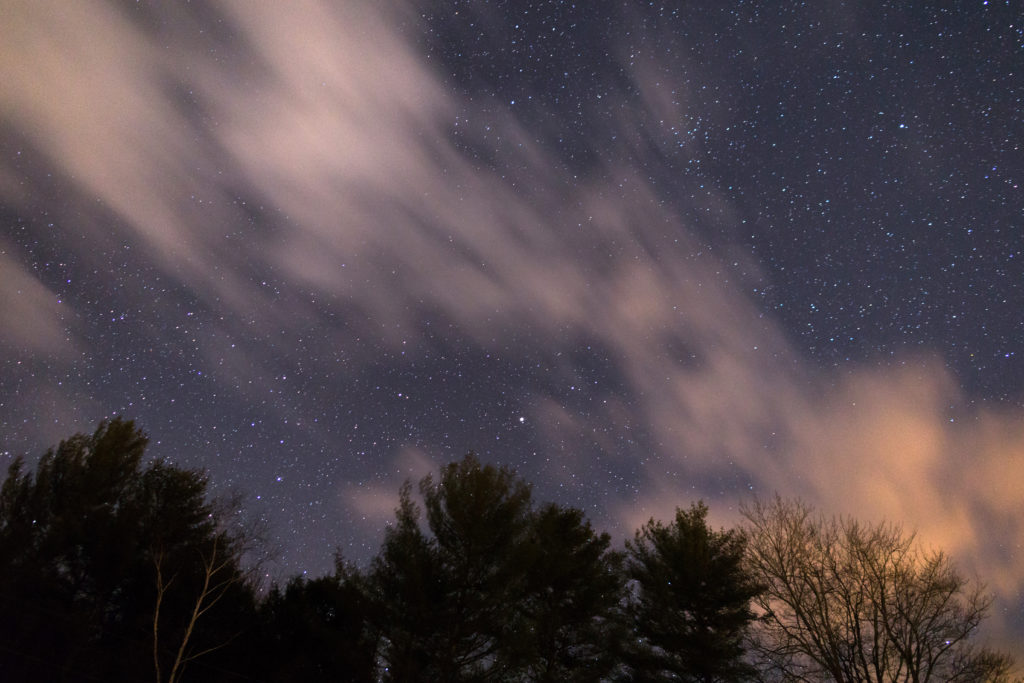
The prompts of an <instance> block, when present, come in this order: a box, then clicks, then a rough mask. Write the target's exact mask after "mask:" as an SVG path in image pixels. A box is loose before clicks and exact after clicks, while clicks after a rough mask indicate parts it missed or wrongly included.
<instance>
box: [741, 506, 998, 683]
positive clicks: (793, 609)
mask: <svg viewBox="0 0 1024 683" xmlns="http://www.w3.org/2000/svg"><path fill="white" fill-rule="evenodd" d="M744 514H745V516H746V518H747V520H748V526H749V533H750V538H751V544H750V548H749V559H750V566H751V570H752V571H753V572H754V574H755V575H756V576H757V577H758V578H759V579H760V580H762V581H764V582H765V584H766V585H767V591H766V592H765V593H764V594H763V595H762V596H760V597H759V599H758V606H759V608H760V610H761V612H762V613H763V614H764V617H765V618H764V620H763V622H762V623H761V624H760V625H759V628H758V629H757V638H756V641H755V642H756V644H757V647H756V651H757V654H758V656H759V664H760V668H761V670H762V672H763V673H764V676H765V678H767V679H771V680H774V679H775V678H773V677H781V678H782V679H784V680H798V681H842V682H850V683H853V682H855V681H856V682H865V681H878V682H882V681H885V682H897V681H907V682H910V681H913V682H914V683H919V682H923V681H943V682H947V681H963V682H964V683H966V682H967V681H972V682H978V681H1002V680H1008V676H1009V672H1010V668H1011V665H1012V662H1011V660H1010V658H1009V657H1006V656H1003V655H1000V654H998V653H995V652H992V651H990V650H988V649H985V648H979V647H976V646H975V645H974V644H973V643H972V642H971V639H972V638H973V637H974V636H975V635H976V633H977V629H978V626H979V625H980V624H981V622H982V620H983V619H984V617H985V614H986V612H987V610H988V608H989V605H990V604H991V599H990V597H989V596H988V595H987V594H986V593H985V591H984V588H983V587H982V586H981V585H978V584H976V583H972V582H970V581H968V580H967V579H966V578H965V577H964V576H963V575H962V574H960V573H959V572H958V571H957V570H956V568H955V567H954V566H953V564H952V563H951V561H950V560H949V558H948V557H947V556H946V555H945V554H943V553H941V552H925V551H922V550H921V549H919V548H918V546H917V544H916V543H915V539H914V536H913V534H905V533H904V532H903V530H902V529H901V528H900V527H899V526H898V525H895V524H889V523H878V524H863V523H860V522H857V521H856V520H853V519H849V518H832V519H825V518H822V517H816V516H814V515H813V513H812V511H811V509H810V508H809V507H808V506H806V505H804V504H802V503H800V502H790V501H784V500H782V499H781V498H779V497H776V498H775V499H773V500H771V501H768V502H763V501H758V502H756V503H754V504H753V505H752V506H750V507H747V508H745V509H744Z"/></svg>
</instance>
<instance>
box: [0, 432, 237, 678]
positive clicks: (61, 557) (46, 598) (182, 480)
mask: <svg viewBox="0 0 1024 683" xmlns="http://www.w3.org/2000/svg"><path fill="white" fill-rule="evenodd" d="M146 444H147V439H146V436H145V435H144V434H143V433H142V432H141V431H140V430H138V429H137V428H136V427H135V425H134V423H132V422H131V421H128V420H122V419H114V420H111V421H109V422H103V423H101V424H100V425H99V427H98V428H97V429H96V431H95V432H94V433H93V434H91V435H84V434H78V435H75V436H73V437H71V438H69V439H67V440H65V441H62V442H61V443H60V444H59V445H58V446H57V447H56V448H54V449H50V450H49V451H48V452H47V453H46V454H45V455H43V457H42V458H41V459H40V461H39V463H38V465H37V467H36V469H35V472H34V473H32V472H25V471H23V470H24V463H23V461H22V460H21V459H20V458H19V459H16V460H15V461H14V462H13V463H12V464H11V466H10V468H9V469H8V475H7V478H6V479H5V480H4V483H3V487H2V488H0V591H2V593H0V596H2V598H3V600H4V609H2V610H0V638H2V642H3V643H4V645H5V647H4V648H3V650H2V651H0V670H2V671H3V672H4V677H5V680H38V679H39V678H54V679H68V678H72V679H80V678H100V679H106V680H118V679H138V678H142V677H145V678H152V677H153V676H154V675H155V676H156V677H157V679H158V680H160V679H161V673H167V674H169V676H170V677H172V678H176V677H177V675H178V674H180V671H181V668H182V667H183V665H184V663H185V662H186V661H188V660H189V659H192V658H194V657H195V656H198V655H199V654H202V653H203V652H206V651H209V650H210V649H211V648H214V647H216V646H218V645H220V644H222V643H223V642H225V640H227V639H228V638H229V637H230V635H226V634H229V632H230V633H234V632H237V622H238V621H239V620H238V619H237V618H236V617H237V614H238V613H239V612H240V611H241V612H244V611H245V610H247V609H248V608H249V607H251V605H252V604H253V595H252V591H251V589H250V587H249V586H248V585H247V584H245V582H244V581H243V578H244V572H243V571H242V569H241V555H240V552H241V549H242V544H241V540H242V535H240V534H238V533H237V532H235V531H232V530H229V529H228V528H227V526H226V522H227V515H226V514H225V513H224V512H223V511H222V510H221V509H219V508H218V507H217V506H215V505H213V504H212V503H209V502H208V501H207V500H206V478H205V476H204V475H203V474H202V473H201V472H196V471H193V470H186V469H180V468H177V467H173V466H171V465H168V464H166V463H164V462H162V461H154V462H151V463H149V464H148V465H146V466H143V464H142V459H143V455H144V452H145V447H146ZM204 586H205V587H204ZM214 606H215V607H216V609H213V608H214ZM229 614H230V615H231V618H226V617H227V616H228V615H229ZM164 645H167V647H164ZM43 672H45V673H43Z"/></svg>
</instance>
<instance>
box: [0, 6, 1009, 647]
mask: <svg viewBox="0 0 1024 683" xmlns="http://www.w3.org/2000/svg"><path fill="white" fill-rule="evenodd" d="M5 14H8V15H9V17H8V19H9V20H5V21H4V22H2V23H3V24H4V25H3V27H0V102H2V107H0V294H2V296H0V319H2V321H3V326H2V327H3V330H2V331H0V434H2V436H3V445H2V446H0V451H2V454H3V457H2V458H0V463H2V464H6V461H7V460H9V459H11V458H13V457H15V456H17V455H23V454H29V455H30V457H36V456H38V454H40V453H41V452H42V450H43V449H45V448H46V447H47V446H49V445H51V444H53V443H55V442H56V441H57V440H59V439H60V438H63V437H66V436H68V435H70V434H71V433H74V432H76V431H91V430H92V429H93V428H94V426H95V424H96V423H97V422H98V421H99V420H101V419H103V418H106V417H110V416H113V415H124V416H126V417H129V418H133V419H135V420H137V422H138V423H139V424H140V425H141V426H142V427H143V428H144V429H145V430H146V431H147V433H148V434H149V435H150V436H151V438H152V444H151V453H152V454H153V455H154V456H158V457H167V458H171V459H173V460H174V461H176V462H179V463H181V464H184V465H188V466H195V467H203V468H206V469H207V470H208V471H209V473H210V477H211V481H212V483H213V486H214V488H215V489H217V490H226V489H228V488H238V489H241V490H243V491H245V492H247V494H248V500H249V503H248V504H249V506H250V508H251V510H250V513H251V514H253V515H257V516H262V517H264V518H265V519H267V520H268V521H269V523H270V525H271V529H272V534H273V537H274V539H273V540H274V543H275V544H276V545H277V547H278V548H279V560H278V568H277V570H276V571H278V572H279V573H280V574H281V575H287V574H290V573H295V572H303V571H305V572H309V573H313V574H319V573H322V572H324V571H327V570H328V569H329V567H330V566H331V562H332V553H333V551H334V549H335V548H336V547H338V548H340V549H341V550H342V551H343V552H344V553H345V554H346V556H348V557H350V558H352V559H354V560H357V561H365V559H367V558H368V557H370V556H371V555H372V554H373V553H374V552H375V551H376V549H377V543H378V542H379V539H380V533H381V529H382V528H383V525H384V524H385V523H386V521H387V520H388V519H390V518H391V515H392V510H393V507H394V505H395V502H396V500H397V491H398V487H399V485H400V484H401V482H402V481H403V480H405V479H407V478H413V479H416V478H418V477H420V476H422V475H423V474H426V473H427V472H429V471H431V470H436V468H437V467H438V466H439V465H442V464H444V463H446V462H449V461H451V460H453V459H455V458H458V457H460V456H461V455H462V454H463V453H465V452H466V451H468V450H475V451H476V452H478V453H479V454H480V456H481V458H482V459H484V460H485V461H491V462H500V463H502V464H509V465H512V466H513V467H515V468H516V469H517V470H518V472H519V473H520V474H522V475H523V476H524V477H525V478H526V479H527V480H529V481H531V482H533V483H534V484H535V486H536V495H537V497H538V498H539V499H541V500H545V499H554V500H558V501H559V502H563V503H566V504H571V505H577V506H580V507H582V508H583V509H584V510H585V511H586V512H587V514H588V516H589V517H590V518H591V519H592V520H593V521H594V523H595V526H598V527H600V528H606V529H608V530H609V531H611V532H613V533H614V534H615V535H616V537H617V538H621V537H624V536H625V535H628V534H631V533H632V530H633V529H634V528H636V526H637V525H638V524H640V523H642V522H644V521H646V519H648V518H649V517H651V516H652V515H653V516H656V517H664V516H665V515H667V514H669V513H671V511H672V509H673V508H674V507H675V506H676V505H688V504H689V503H690V502H692V501H694V500H696V499H698V498H703V499H704V500H705V501H707V502H708V504H709V507H710V508H711V514H712V518H713V520H715V521H716V523H720V524H729V523H732V522H734V521H736V519H737V517H736V514H735V510H736V506H737V504H738V503H740V502H741V501H743V500H748V499H749V496H751V495H770V494H771V493H772V492H774V491H778V492H780V493H782V494H783V495H799V496H802V497H803V498H804V499H805V500H807V501H808V502H810V503H812V504H814V505H816V506H817V507H819V508H820V509H822V510H823V511H826V512H830V513H831V512H837V513H853V514H857V515H863V516H865V517H867V518H876V517H878V516H883V517H887V518H890V519H894V520H899V521H902V522H904V523H906V524H907V525H908V526H913V527H916V528H918V529H919V530H920V532H921V536H922V538H923V539H925V540H926V541H928V542H933V543H936V544H938V545H941V546H942V547H944V548H946V549H948V550H949V551H950V552H952V553H953V554H954V556H955V557H957V559H958V561H959V562H961V563H962V564H963V565H964V566H965V567H968V568H970V569H972V570H973V569H977V570H978V571H979V572H980V573H981V575H982V576H983V578H984V579H985V580H986V581H987V582H988V583H989V585H990V587H991V588H992V589H993V590H994V591H995V593H996V596H997V607H998V609H997V614H996V619H995V620H994V622H996V624H995V626H994V628H995V629H996V630H997V631H999V632H1000V633H1003V634H1004V637H1005V639H1006V640H1007V641H1008V642H1012V641H1013V640H1014V638H1013V634H1017V635H1019V634H1020V633H1021V632H1024V617H1022V616H1021V615H1022V612H1024V602H1022V600H1024V597H1022V596H1024V592H1022V591H1024V554H1022V545H1024V504H1022V499H1021V496H1020V494H1019V491H1020V490H1024V427H1022V424H1024V422H1022V419H1024V391H1022V390H1021V386H1022V382H1024V348H1021V340H1022V339H1024V265H1022V264H1024V189H1022V185H1024V149H1022V145H1024V142H1022V138H1021V131H1024V118H1022V114H1021V112H1022V111H1024V74H1022V73H1021V65H1022V64H1024V59H1022V58H1024V15H1022V13H1021V11H1020V7H1019V6H1018V5H1017V4H1016V3H1012V2H995V1H991V0H990V1H989V2H984V1H978V2H972V3H960V4H957V5H956V6H955V7H953V8H940V7H917V6H912V5H910V4H907V3H895V2H872V3H866V4H865V3H847V2H840V1H838V0H835V1H830V2H826V3H801V2H783V3H778V4H776V5H765V4H764V3H752V2H744V1H742V0H736V1H734V2H727V3H689V4H685V6H684V5H679V6H677V5H676V4H673V3H657V2H654V3H622V2H604V1H602V2H594V3H583V2H576V3H573V2H566V1H557V0H553V1H550V2H528V1H525V0H524V1H523V2H497V1H494V2H488V1H485V0H475V1H472V2H459V1H451V0H448V1H446V2H436V1H433V2H432V1H430V0H420V1H415V0H410V1H409V2H397V1H396V2H388V3H379V6H378V4H373V5H371V4H362V3H331V2H316V1H314V0H307V1H305V2H300V3H296V4H294V6H290V7H289V8H288V9H287V10H285V9H284V8H276V7H274V6H270V7H267V6H259V7H253V6H250V5H248V4H246V3H236V2H213V1H212V0H210V1H204V2H192V3H188V4H184V5H181V6H177V5H167V4H165V3H147V2H137V3H130V2H114V1H112V0H111V1H105V0H88V1H83V2H81V3H76V5H75V7H74V8H73V9H68V8H67V7H66V6H65V5H64V4H62V3H51V2H31V3H29V2H15V3H13V4H12V5H11V7H10V8H9V9H8V11H7V12H5ZM1005 634H1010V635H1005Z"/></svg>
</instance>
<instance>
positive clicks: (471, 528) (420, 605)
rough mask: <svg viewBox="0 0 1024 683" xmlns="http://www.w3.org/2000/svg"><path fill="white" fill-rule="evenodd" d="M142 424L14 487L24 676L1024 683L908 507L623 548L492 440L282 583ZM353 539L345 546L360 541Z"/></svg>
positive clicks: (799, 514)
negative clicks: (363, 536) (545, 490)
mask: <svg viewBox="0 0 1024 683" xmlns="http://www.w3.org/2000/svg"><path fill="white" fill-rule="evenodd" d="M146 446H147V438H146V436H145V434H143V433H142V432H141V431H140V430H139V429H138V428H137V427H136V426H135V425H134V423H132V422H131V421H128V420H123V419H114V420H110V421H108V422H103V423H101V424H100V425H99V427H98V428H97V429H96V430H95V432H93V433H92V434H77V435H75V436H72V437H70V438H68V439H66V440H64V441H61V442H60V443H59V444H58V445H57V446H56V447H54V448H52V449H50V450H48V451H47V452H46V453H45V454H44V455H43V456H42V457H41V458H40V459H39V461H38V463H37V464H36V466H35V468H34V469H32V470H31V471H30V469H29V468H27V467H26V465H25V461H24V460H22V459H21V458H16V459H15V460H14V461H13V462H12V463H11V465H10V466H9V468H8V472H7V477H6V479H5V480H4V482H3V484H2V486H0V678H3V680H4V681H37V680H55V681H80V680H81V681H86V680H104V681H107V680H155V681H157V683H164V682H167V683H171V682H173V681H178V680H198V681H202V680H216V681H232V680H239V681H241V680H250V681H251V680H259V681H294V680H303V681H382V680H383V681H431V682H434V681H441V682H456V681H458V682H462V681H581V682H582V681H669V680H671V681H695V682H702V683H703V682H712V681H714V682H721V683H725V682H731V681H807V682H814V681H822V682H824V681H836V682H843V683H846V682H853V681H857V682H862V681H885V682H887V683H888V682H898V681H908V682H910V681H913V682H914V683H923V682H925V681H964V682H966V681H972V682H974V681H993V682H994V681H1008V680H1009V677H1010V674H1011V668H1012V664H1013V663H1012V660H1011V659H1010V658H1009V657H1007V656H1006V655H1003V654H1000V653H997V652H994V651H992V650H990V649H988V648H986V647H984V646H983V645H980V644H978V643H977V632H978V627H979V625H980V624H981V622H982V620H983V619H984V617H985V616H986V614H987V611H988V609H989V607H990V605H991V598H990V597H989V595H988V594H987V593H986V591H985V590H984V587H983V586H981V585H980V584H979V583H977V582H976V581H970V580H968V579H967V578H965V577H964V576H963V575H962V574H961V573H960V572H959V571H958V570H957V569H956V567H955V566H954V565H953V563H952V561H951V560H950V558H949V557H948V556H946V555H945V554H943V553H941V552H937V551H924V550H921V549H920V548H919V546H918V545H917V544H916V542H915V539H914V536H913V534H908V533H905V532H904V531H903V530H902V528H900V527H899V526H898V525H896V524H891V523H876V524H865V523H862V522H858V521H856V520H853V519H849V518H833V519H829V518H825V517H822V516H818V515H816V514H815V513H814V512H813V510H812V509H811V508H810V507H808V506H806V505H804V504H802V503H800V502H799V501H786V500H784V499H782V498H778V497H777V498H775V499H772V500H768V501H754V502H753V503H751V504H750V505H748V506H747V507H746V508H744V514H745V516H746V523H745V524H744V525H743V526H741V527H736V528H732V529H720V530H715V529H712V528H711V527H710V526H709V524H708V522H707V516H708V508H707V506H706V505H705V504H704V503H703V502H696V503H693V504H691V505H690V507H689V508H687V509H684V508H677V509H676V512H675V516H674V518H673V519H671V520H670V521H669V522H667V523H666V522H662V521H658V520H655V519H651V520H649V521H648V522H647V523H646V524H644V525H643V526H642V527H641V528H640V529H638V530H637V531H636V534H635V535H634V536H633V538H632V539H630V540H628V541H626V542H625V544H624V545H623V546H622V548H621V549H615V548H613V547H612V539H611V537H610V536H609V535H608V534H607V533H601V532H598V531H595V530H594V529H593V527H592V526H591V524H590V522H589V521H588V520H587V518H586V515H585V514H584V512H583V511H582V510H580V509H577V508H573V507H567V506H563V505H561V504H558V503H555V502H537V501H535V500H534V496H533V489H532V487H531V486H530V484H529V483H528V482H526V481H524V480H523V479H522V478H521V477H519V476H518V475H517V474H516V473H515V472H514V471H513V470H511V469H510V468H507V467H501V466H497V465H493V464H486V463H482V462H481V461H480V460H479V458H477V457H476V456H475V455H474V454H472V453H470V454H469V455H467V456H465V457H464V458H462V459H461V460H458V461H456V462H453V463H450V464H448V465H446V466H444V467H443V468H441V470H440V471H439V472H438V474H437V476H436V477H435V476H434V475H428V476H426V477H424V478H423V479H421V480H420V481H419V482H418V484H417V485H415V486H414V483H413V482H406V483H405V485H404V486H402V488H401V489H400V491H399V492H398V506H397V508H396V510H395V518H394V521H393V522H392V523H391V524H389V525H388V526H387V527H386V528H385V529H384V533H383V539H382V543H381V546H380V550H379V552H378V553H377V554H376V556H375V557H374V558H373V559H372V560H371V561H370V562H369V564H368V565H367V566H365V567H363V568H360V567H356V566H353V565H351V564H348V563H346V562H345V561H344V560H343V559H342V558H341V556H340V555H339V556H337V557H336V561H335V569H334V572H333V574H330V575H328V576H322V577H317V578H308V577H305V576H296V577H294V578H291V579H290V580H287V581H286V582H284V584H283V585H277V584H275V585H271V586H269V587H261V586H259V585H258V584H257V583H256V582H255V581H254V580H252V576H253V571H254V566H253V565H251V564H250V563H249V562H248V561H247V560H246V558H247V552H248V551H249V550H250V549H251V548H252V547H253V545H254V543H257V542H258V541H259V536H258V535H256V534H254V533H253V532H252V531H251V530H250V529H248V528H247V527H244V526H240V525H238V524H237V523H236V521H237V514H238V511H239V510H240V509H241V508H242V503H241V499H239V498H231V499H227V500H218V499H214V498H212V497H211V496H210V495H209V490H208V481H207V478H206V475H205V474H204V473H203V472H200V471H196V470H191V469H186V468H181V467H178V466H175V465H173V464H171V463H169V462H167V461H163V460H147V458H146V456H145V450H146ZM341 540H342V539H339V542H340V541H341Z"/></svg>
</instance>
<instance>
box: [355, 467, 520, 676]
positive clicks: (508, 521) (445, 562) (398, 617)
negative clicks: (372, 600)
mask: <svg viewBox="0 0 1024 683" xmlns="http://www.w3.org/2000/svg"><path fill="white" fill-rule="evenodd" d="M419 488H420V493H421V495H422V496H423V499H424V507H425V508H426V516H427V524H428V526H429V529H430V532H431V535H430V536H429V537H428V536H427V534H425V533H424V532H423V530H421V528H420V526H419V509H418V507H417V506H416V505H415V504H414V503H413V501H412V499H411V486H409V485H408V484H407V485H406V486H404V487H403V488H402V491H401V496H400V504H399V508H398V510H397V511H396V513H397V520H396V524H395V525H394V526H393V527H391V528H389V529H388V530H387V531H386V532H385V539H384V545H383V547H382V549H381V554H380V555H379V556H378V558H376V559H375V561H374V566H373V571H372V579H373V582H374V585H375V589H376V593H377V595H378V598H379V600H380V603H381V606H382V607H381V610H380V615H381V620H382V621H381V624H380V626H381V632H382V636H383V650H382V657H383V660H384V662H385V665H386V667H385V671H386V674H387V676H388V677H389V678H390V679H391V680H435V681H461V680H486V679H494V678H499V677H501V675H502V673H503V671H504V666H505V664H506V662H505V660H504V659H503V658H501V657H499V650H500V645H501V643H502V642H503V640H504V639H505V638H506V636H508V635H509V630H510V626H511V624H512V623H513V613H512V610H513V608H514V606H515V605H516V604H517V601H518V598H519V597H520V595H521V591H522V577H521V576H520V575H518V572H517V567H516V565H515V563H514V561H513V560H514V558H515V555H516V553H517V552H518V550H519V548H520V547H521V545H522V543H523V541H524V539H525V534H526V531H527V529H528V525H529V513H530V505H531V494H530V488H529V486H528V485H526V484H525V483H524V482H523V481H521V480H520V479H518V478H517V477H516V476H515V475H514V473H513V472H512V471H511V470H509V469H507V468H497V467H494V466H492V465H486V466H484V465H481V464H480V462H479V461H478V460H477V459H476V457H475V456H474V455H473V454H469V455H467V456H466V457H465V458H464V459H463V460H461V461H459V462H457V463H452V464H450V465H448V466H446V467H445V468H444V469H443V470H442V471H441V476H440V481H439V482H437V483H435V482H434V479H433V477H431V476H429V475H428V476H427V477H425V478H424V479H423V480H422V481H421V482H420V487H419Z"/></svg>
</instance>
